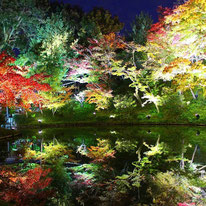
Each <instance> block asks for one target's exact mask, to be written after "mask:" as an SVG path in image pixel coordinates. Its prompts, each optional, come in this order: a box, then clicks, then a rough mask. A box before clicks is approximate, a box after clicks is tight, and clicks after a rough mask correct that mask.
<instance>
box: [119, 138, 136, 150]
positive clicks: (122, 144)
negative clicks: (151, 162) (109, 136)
mask: <svg viewBox="0 0 206 206" xmlns="http://www.w3.org/2000/svg"><path fill="white" fill-rule="evenodd" d="M137 146H138V141H137V140H124V139H123V140H121V139H120V140H116V142H115V149H116V150H117V151H118V152H131V151H135V149H136V148H137Z"/></svg>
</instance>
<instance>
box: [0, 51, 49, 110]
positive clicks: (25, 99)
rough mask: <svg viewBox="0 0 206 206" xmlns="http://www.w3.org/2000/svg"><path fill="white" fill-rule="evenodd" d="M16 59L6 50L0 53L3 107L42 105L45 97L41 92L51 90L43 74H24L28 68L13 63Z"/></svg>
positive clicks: (0, 89)
mask: <svg viewBox="0 0 206 206" xmlns="http://www.w3.org/2000/svg"><path fill="white" fill-rule="evenodd" d="M14 61H15V59H14V58H13V57H11V56H9V55H8V54H6V53H5V52H2V53H1V54H0V104H1V105H2V106H3V107H22V108H25V109H27V110H28V109H30V108H31V106H32V105H35V106H37V107H39V106H41V105H42V103H43V101H44V98H43V97H42V96H41V92H47V91H49V90H50V86H49V85H48V84H42V83H41V82H42V81H43V80H44V79H45V76H43V75H42V74H36V75H33V76H31V77H30V78H26V77H24V76H23V75H24V74H25V72H26V70H24V69H22V68H19V67H17V66H14V65H11V64H12V63H14Z"/></svg>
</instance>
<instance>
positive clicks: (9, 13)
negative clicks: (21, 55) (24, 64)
mask: <svg viewBox="0 0 206 206" xmlns="http://www.w3.org/2000/svg"><path fill="white" fill-rule="evenodd" d="M36 3H37V0H14V1H12V3H11V1H9V0H1V1H0V19H1V22H0V49H13V48H21V49H25V42H27V41H28V39H30V38H32V37H34V36H35V30H36V25H37V24H39V23H40V21H41V19H42V18H43V16H44V15H43V13H42V11H41V10H39V9H37V8H36Z"/></svg>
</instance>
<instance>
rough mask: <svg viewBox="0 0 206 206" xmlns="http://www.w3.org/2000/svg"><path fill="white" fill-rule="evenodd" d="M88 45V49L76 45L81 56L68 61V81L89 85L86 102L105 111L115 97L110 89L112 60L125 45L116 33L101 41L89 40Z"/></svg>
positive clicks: (106, 36)
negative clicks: (110, 100)
mask: <svg viewBox="0 0 206 206" xmlns="http://www.w3.org/2000/svg"><path fill="white" fill-rule="evenodd" d="M88 43H89V46H88V47H84V46H81V45H78V44H76V45H74V49H75V50H76V52H77V54H78V55H79V56H78V58H75V59H73V60H72V61H68V63H67V65H68V66H69V67H70V71H69V72H68V74H67V80H69V81H73V82H77V83H79V84H88V85H87V90H86V91H85V96H86V97H87V99H86V101H88V102H89V103H95V104H97V109H105V108H107V107H108V103H109V99H110V98H112V97H113V95H112V90H111V88H110V81H111V63H112V61H111V60H112V58H114V57H115V55H116V53H115V51H116V50H117V49H123V48H124V47H125V45H124V43H123V42H122V40H121V38H120V37H119V36H117V35H116V34H114V33H111V34H108V35H104V36H103V37H102V38H100V39H89V40H88ZM70 83H71V82H69V84H70Z"/></svg>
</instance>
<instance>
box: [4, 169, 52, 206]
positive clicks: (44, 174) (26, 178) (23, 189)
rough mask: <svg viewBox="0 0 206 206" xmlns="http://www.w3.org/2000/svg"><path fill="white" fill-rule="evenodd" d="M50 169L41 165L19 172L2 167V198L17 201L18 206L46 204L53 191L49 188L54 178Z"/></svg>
mask: <svg viewBox="0 0 206 206" xmlns="http://www.w3.org/2000/svg"><path fill="white" fill-rule="evenodd" d="M50 171H51V170H50V169H46V170H43V169H42V168H41V167H37V168H35V169H32V170H29V171H27V172H26V173H25V174H18V173H16V172H14V171H11V170H8V169H6V168H2V169H1V170H0V190H1V192H0V199H2V200H4V201H6V202H15V203H16V204H15V205H18V206H31V205H37V204H38V205H39V206H40V205H45V203H46V201H47V199H48V198H49V197H50V196H51V195H52V194H53V191H51V190H48V189H47V188H48V187H49V185H50V184H51V181H52V179H51V178H50V177H48V174H49V173H50Z"/></svg>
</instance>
